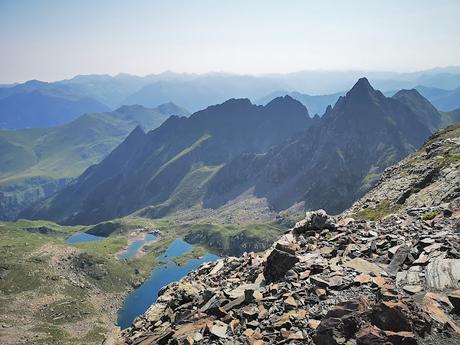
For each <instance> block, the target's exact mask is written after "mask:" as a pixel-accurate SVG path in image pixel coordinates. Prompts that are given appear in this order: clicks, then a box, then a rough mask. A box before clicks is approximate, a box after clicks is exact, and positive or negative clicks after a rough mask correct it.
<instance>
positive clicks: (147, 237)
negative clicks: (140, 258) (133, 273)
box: [117, 233, 158, 259]
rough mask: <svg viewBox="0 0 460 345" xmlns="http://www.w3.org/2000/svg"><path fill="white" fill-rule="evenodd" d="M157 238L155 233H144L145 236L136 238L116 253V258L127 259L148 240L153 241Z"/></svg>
mask: <svg viewBox="0 0 460 345" xmlns="http://www.w3.org/2000/svg"><path fill="white" fill-rule="evenodd" d="M157 238H158V235H156V234H150V233H149V234H146V235H145V237H144V238H143V239H141V240H136V241H134V242H132V243H131V244H130V245H129V246H128V248H126V250H124V251H123V252H121V253H120V254H118V255H117V258H118V259H128V258H131V257H133V256H135V255H136V254H137V253H138V252H139V250H140V249H141V248H142V247H143V246H144V245H145V244H147V243H148V242H152V241H155V240H156V239H157Z"/></svg>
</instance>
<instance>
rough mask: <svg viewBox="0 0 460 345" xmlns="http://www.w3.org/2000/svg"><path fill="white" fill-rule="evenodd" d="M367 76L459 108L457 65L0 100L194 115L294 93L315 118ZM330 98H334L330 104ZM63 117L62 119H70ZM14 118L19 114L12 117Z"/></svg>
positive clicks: (173, 80)
mask: <svg viewBox="0 0 460 345" xmlns="http://www.w3.org/2000/svg"><path fill="white" fill-rule="evenodd" d="M363 74H366V75H368V78H369V80H371V82H372V83H373V85H374V86H375V87H377V88H378V89H380V90H382V91H384V92H387V91H392V90H399V89H411V88H419V91H420V92H421V93H422V94H423V95H424V96H425V97H426V98H428V99H429V100H430V102H432V103H433V105H434V106H435V107H437V108H438V109H439V110H441V111H451V110H454V109H457V108H459V107H460V104H459V103H458V102H459V101H458V88H459V87H460V68H458V67H455V66H454V67H448V68H437V69H432V70H425V71H419V72H413V73H394V72H363V71H300V72H293V73H287V74H266V75H258V76H252V75H237V74H229V73H204V74H190V73H189V74H187V73H174V72H170V71H169V72H164V73H159V74H150V75H147V76H144V77H140V76H135V75H129V74H118V75H116V76H110V75H78V76H75V77H74V78H71V79H66V80H61V81H57V82H50V83H46V82H41V81H37V80H31V81H28V82H25V83H20V84H14V85H2V87H1V88H0V99H4V98H5V97H8V96H13V95H17V94H18V93H21V94H22V93H31V92H34V91H37V92H39V93H40V94H42V95H46V96H54V97H57V98H59V99H65V100H67V101H69V100H72V101H75V100H82V99H91V100H93V101H96V102H99V103H100V104H102V105H103V106H105V107H107V109H105V110H108V109H116V108H118V107H120V106H121V105H123V104H140V105H144V106H147V107H156V106H158V105H160V104H162V103H166V102H174V103H176V104H179V105H181V106H184V107H185V108H187V109H189V110H191V111H192V112H194V111H197V110H199V109H203V108H205V107H206V106H208V105H211V104H217V103H222V102H224V101H225V100H227V99H229V98H245V97H246V98H249V99H251V100H252V101H254V102H255V103H259V102H260V103H261V104H266V103H268V101H269V100H270V99H269V98H270V97H268V98H267V97H266V95H271V96H272V97H271V98H274V97H275V96H276V97H277V96H284V95H285V94H289V95H291V96H292V97H293V98H295V99H298V100H300V101H301V102H304V105H306V106H307V108H308V109H309V111H310V113H311V114H312V115H314V114H315V113H318V114H320V115H322V113H323V112H324V109H325V107H326V106H327V104H330V105H334V103H335V99H336V98H337V95H333V94H335V93H344V90H347V89H349V88H351V86H352V85H353V84H354V82H355V81H356V80H357V79H358V78H359V76H361V75H363ZM422 88H424V90H422ZM433 88H438V89H444V90H442V91H444V95H442V96H441V95H439V94H438V93H437V92H433V91H432V90H431V89H433ZM454 89H457V91H455V90H454ZM277 90H286V91H285V92H284V91H283V92H279V91H277ZM449 90H452V92H451V91H449ZM425 91H426V92H425ZM308 95H324V97H322V96H311V97H313V98H311V97H310V96H308ZM332 96H333V97H332ZM328 97H332V99H330V100H327V98H328ZM0 104H1V102H0ZM15 106H16V107H18V105H15ZM45 110H46V109H45ZM85 111H86V112H88V111H103V110H101V109H87V110H85ZM64 115H65V114H63V115H62V116H63V117H65V116H64ZM9 116H14V114H11V113H9ZM42 116H43V113H42ZM61 123H63V122H61Z"/></svg>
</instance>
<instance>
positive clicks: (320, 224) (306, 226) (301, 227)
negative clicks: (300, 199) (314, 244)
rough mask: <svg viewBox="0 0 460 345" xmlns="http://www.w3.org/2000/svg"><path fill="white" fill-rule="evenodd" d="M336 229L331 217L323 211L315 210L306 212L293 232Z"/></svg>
mask: <svg viewBox="0 0 460 345" xmlns="http://www.w3.org/2000/svg"><path fill="white" fill-rule="evenodd" d="M336 228H337V225H336V223H335V220H334V218H333V217H331V216H329V215H328V214H327V213H326V211H324V210H316V211H309V212H307V213H306V214H305V218H304V219H303V220H301V221H300V222H298V223H297V224H296V225H295V227H294V232H296V233H302V232H306V231H321V230H324V229H328V230H334V229H336Z"/></svg>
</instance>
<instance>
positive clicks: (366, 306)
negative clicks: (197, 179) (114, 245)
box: [117, 126, 460, 345]
mask: <svg viewBox="0 0 460 345" xmlns="http://www.w3.org/2000/svg"><path fill="white" fill-rule="evenodd" d="M459 149H460V128H459V127H458V126H457V127H451V128H448V129H447V130H445V131H443V132H441V133H439V134H436V135H435V136H433V137H432V138H431V139H430V140H429V141H428V142H427V144H426V145H425V146H424V147H423V148H422V149H420V150H419V151H418V152H417V153H416V154H414V155H412V156H410V157H409V158H407V159H406V160H404V161H403V162H401V163H400V164H398V165H397V166H396V167H394V168H391V169H388V170H387V171H386V172H385V174H384V175H383V177H382V179H381V181H380V183H379V185H378V186H377V188H376V189H374V190H373V191H372V192H370V193H369V194H368V195H366V196H365V197H364V198H363V199H361V200H360V201H358V202H357V203H356V204H355V205H354V206H353V207H352V209H351V210H349V211H347V212H346V213H344V214H342V215H340V216H337V217H331V216H328V215H327V214H326V213H325V212H324V211H322V210H320V211H313V212H308V213H307V214H306V217H305V219H304V220H302V221H300V222H298V223H297V224H296V226H295V227H294V228H293V229H292V230H291V231H289V232H288V233H286V234H285V235H284V236H283V237H282V238H281V239H279V240H278V241H277V242H276V243H275V244H274V245H273V247H272V248H271V249H270V250H268V251H267V252H265V253H264V254H263V255H261V256H258V255H256V254H254V253H249V254H244V255H243V256H241V257H239V258H236V257H227V258H224V259H222V260H219V261H217V262H216V263H213V264H204V265H202V266H201V267H200V268H199V269H198V270H196V271H194V272H192V273H190V274H189V275H188V276H187V277H185V278H184V279H182V280H181V281H179V282H176V283H174V284H171V285H169V286H167V287H165V288H164V289H163V290H162V291H161V292H160V294H159V297H158V300H157V302H156V303H155V304H154V305H152V306H151V307H150V308H149V310H148V311H147V312H146V313H145V314H144V315H143V316H141V317H139V318H138V319H136V320H135V322H134V324H133V326H132V327H130V328H128V329H125V330H124V331H123V332H122V334H121V337H120V338H119V339H118V340H117V342H118V344H210V343H212V344H284V343H293V344H295V343H297V344H327V345H330V344H334V345H335V344H350V345H351V344H400V345H402V344H407V345H409V344H411V345H412V344H434V343H439V342H443V343H444V344H458V343H459V336H460V290H458V289H460V252H459V248H460V195H459V193H458V189H459V187H460V185H459V184H458V181H459V176H460V169H458V162H459V156H458V152H459ZM414 158H416V159H414ZM420 158H423V159H420ZM436 167H437V170H436V171H437V174H434V175H433V174H430V171H431V169H432V168H436ZM403 171H406V173H402V172H403ZM401 174H402V175H404V176H400V175H401ZM423 176H431V177H430V178H420V177H423ZM416 181H418V182H420V181H424V182H423V183H422V184H420V183H419V184H417V182H416ZM414 186H415V187H414ZM412 187H414V188H412ZM407 190H411V193H410V194H409V193H406V192H405V191H407ZM400 195H404V198H402V199H404V201H402V199H401V198H400ZM398 201H399V204H397V202H398ZM371 203H372V204H371ZM382 204H385V205H386V206H385V208H384V209H385V210H386V209H387V208H388V209H389V211H388V212H370V213H369V212H368V213H366V212H365V211H366V210H367V209H369V208H370V207H374V211H375V210H379V209H378V207H379V205H382ZM373 205H375V206H373ZM398 205H399V206H398ZM379 211H381V210H379ZM350 215H354V216H355V218H351V217H350ZM366 216H367V218H372V219H373V220H366V219H365V218H366ZM369 216H372V217H369Z"/></svg>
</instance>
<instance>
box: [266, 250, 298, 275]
mask: <svg viewBox="0 0 460 345" xmlns="http://www.w3.org/2000/svg"><path fill="white" fill-rule="evenodd" d="M297 262H299V258H298V257H296V256H295V255H293V254H291V253H288V252H285V251H283V250H281V249H277V248H275V249H273V250H272V252H271V253H270V255H269V256H268V258H267V261H266V263H265V268H264V276H265V279H266V280H267V281H269V282H270V281H276V280H279V279H281V278H283V277H284V276H285V275H286V272H287V271H289V270H290V269H291V268H292V267H293V266H294V265H295V264H296V263H297Z"/></svg>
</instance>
